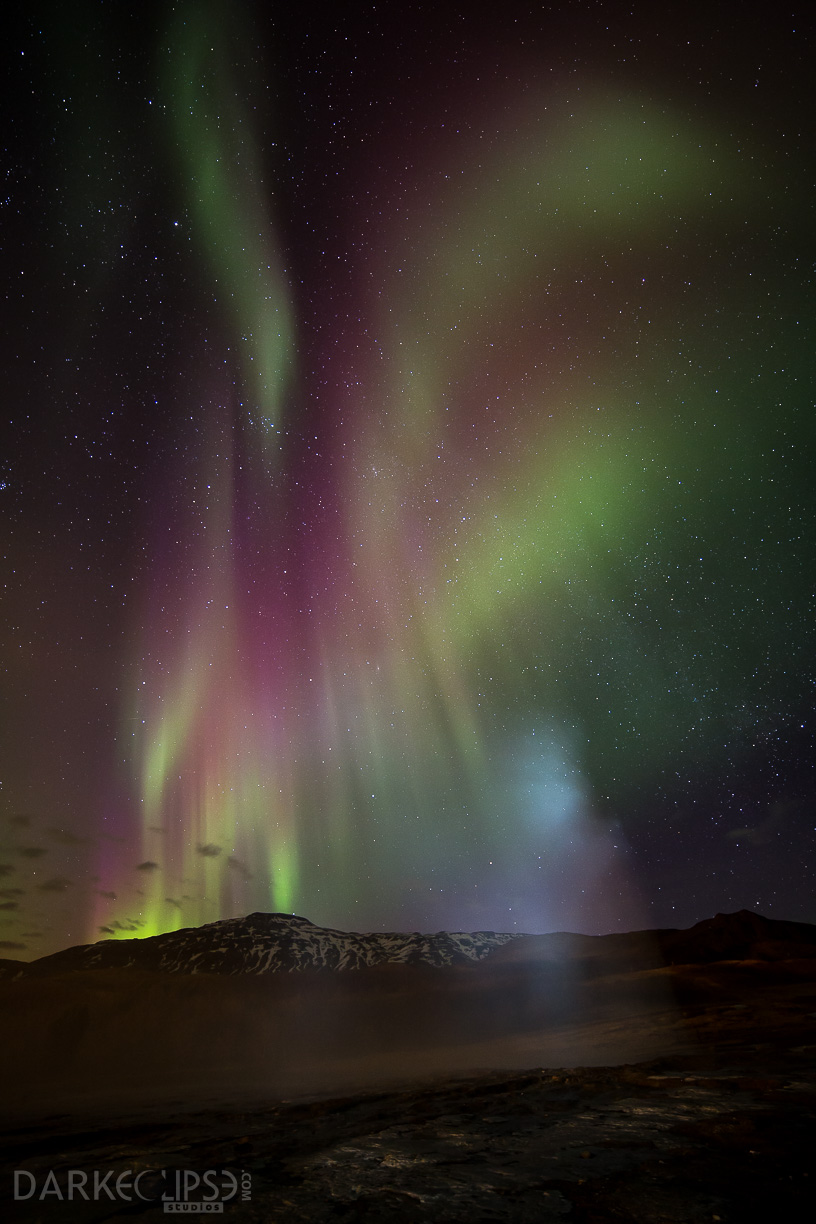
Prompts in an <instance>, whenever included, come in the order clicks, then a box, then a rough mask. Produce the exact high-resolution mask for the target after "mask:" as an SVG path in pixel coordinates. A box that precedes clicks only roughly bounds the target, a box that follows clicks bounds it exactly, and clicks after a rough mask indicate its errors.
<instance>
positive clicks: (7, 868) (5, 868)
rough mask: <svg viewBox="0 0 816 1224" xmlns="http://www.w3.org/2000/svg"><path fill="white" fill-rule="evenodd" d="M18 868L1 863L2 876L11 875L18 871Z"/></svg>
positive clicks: (0, 872)
mask: <svg viewBox="0 0 816 1224" xmlns="http://www.w3.org/2000/svg"><path fill="white" fill-rule="evenodd" d="M16 870H17V868H16V867H12V865H11V863H0V876H7V875H11V873H12V871H16Z"/></svg>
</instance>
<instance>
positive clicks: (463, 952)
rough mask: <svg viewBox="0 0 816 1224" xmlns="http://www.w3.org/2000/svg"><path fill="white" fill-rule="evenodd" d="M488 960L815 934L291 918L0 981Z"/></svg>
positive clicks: (725, 955)
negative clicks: (533, 928) (537, 931)
mask: <svg viewBox="0 0 816 1224" xmlns="http://www.w3.org/2000/svg"><path fill="white" fill-rule="evenodd" d="M511 941H512V942H511ZM488 958H489V959H490V964H491V965H497V966H501V965H509V964H522V963H525V962H527V963H533V962H538V963H542V964H543V963H550V964H557V965H561V964H564V963H566V962H567V961H570V962H572V963H574V964H577V963H578V962H580V963H581V966H582V968H581V973H582V974H583V975H584V976H587V975H596V974H599V973H603V972H606V973H608V972H629V971H630V970H638V969H640V970H642V969H650V968H655V967H657V966H660V965H682V964H707V963H710V962H714V961H722V960H787V959H791V958H799V959H802V958H805V959H816V926H813V925H811V924H809V923H803V922H784V921H779V920H777V919H773V918H765V917H763V916H762V915H761V914H755V913H752V912H751V911H750V910H740V911H739V912H738V913H736V914H717V915H716V916H715V917H714V918H707V919H705V920H704V921H702V922H698V923H697V924H696V925H695V926H693V927H691V928H689V929H688V930H674V929H670V930H656V931H630V932H627V933H621V934H612V935H571V934H569V933H567V932H557V933H553V934H549V935H522V934H517V933H513V934H507V933H504V934H498V933H496V932H494V931H475V932H471V933H465V932H451V931H439V932H438V933H437V934H435V935H420V934H418V933H414V934H407V933H405V932H397V931H389V932H383V933H380V932H373V933H370V934H360V933H357V932H354V931H336V930H333V929H332V928H329V927H319V926H315V925H314V923H313V922H309V920H308V919H307V918H298V917H296V916H295V915H294V914H262V913H257V914H249V915H248V916H247V917H246V918H226V919H224V920H222V921H221V922H210V923H207V925H206V926H201V927H189V928H185V929H184V930H181V931H170V932H168V933H167V934H165V935H154V936H152V937H149V938H147V939H103V940H101V941H100V942H99V943H95V944H85V945H81V946H79V947H76V948H67V949H65V951H63V952H55V953H54V954H53V955H52V956H43V957H41V958H40V959H39V960H35V961H31V962H29V963H26V962H25V961H10V960H4V961H0V977H5V978H19V977H26V978H27V977H39V976H43V975H49V974H54V973H64V972H67V971H71V970H84V969H141V970H149V971H154V972H160V973H178V974H185V973H186V974H189V973H215V974H228V975H232V974H250V975H253V974H255V975H257V974H267V973H292V972H297V971H304V970H315V969H317V970H344V969H364V968H366V967H368V966H372V965H380V964H385V963H388V964H402V965H429V966H433V967H434V968H441V967H443V966H445V965H468V964H471V965H472V964H475V963H476V962H478V961H484V960H486V959H488Z"/></svg>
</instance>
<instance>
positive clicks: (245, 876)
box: [227, 858, 252, 880]
mask: <svg viewBox="0 0 816 1224" xmlns="http://www.w3.org/2000/svg"><path fill="white" fill-rule="evenodd" d="M227 866H228V867H229V868H231V869H232V871H234V872H236V873H237V874H238V875H239V876H240V877H241V879H242V880H251V879H252V872H251V871H250V870H249V868H248V867H247V865H246V863H242V862H241V860H240V859H237V858H228V859H227Z"/></svg>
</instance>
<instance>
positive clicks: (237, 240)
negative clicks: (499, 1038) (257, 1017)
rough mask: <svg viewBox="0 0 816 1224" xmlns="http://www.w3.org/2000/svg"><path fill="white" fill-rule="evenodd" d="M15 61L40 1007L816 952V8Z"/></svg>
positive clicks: (322, 25)
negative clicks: (448, 959) (217, 938)
mask: <svg viewBox="0 0 816 1224" xmlns="http://www.w3.org/2000/svg"><path fill="white" fill-rule="evenodd" d="M19 9H20V11H18V12H17V13H16V15H15V17H14V18H13V22H12V24H9V25H7V38H6V40H5V41H6V47H5V51H4V52H3V56H4V63H3V78H2V79H3V81H4V84H3V86H2V88H3V113H4V124H3V145H4V157H3V163H4V189H3V194H2V201H0V202H1V203H2V211H1V212H0V221H1V223H2V238H3V250H2V256H1V258H2V268H3V285H4V289H5V293H4V313H3V321H2V328H1V329H0V346H1V351H2V367H0V368H2V373H3V395H2V442H1V443H0V543H1V544H2V548H1V549H0V555H2V581H3V601H2V621H1V623H0V624H1V627H0V659H2V692H1V693H0V702H2V735H1V738H0V955H5V956H18V957H23V958H30V957H34V956H37V955H42V954H44V953H47V952H50V951H54V950H56V949H58V948H61V947H64V946H67V945H69V944H74V943H79V942H89V941H92V940H94V939H98V938H104V937H108V938H110V937H132V936H133V935H134V934H135V935H152V934H156V933H158V932H161V931H167V930H172V929H175V928H178V927H180V926H190V925H196V924H198V923H201V922H208V921H213V920H216V919H218V918H225V917H232V916H234V915H238V914H243V913H247V912H250V911H252V910H278V911H284V912H295V913H298V914H301V915H303V916H305V917H308V918H310V919H311V920H312V921H314V922H317V923H320V924H324V925H331V926H336V927H341V928H347V929H357V930H366V929H374V930H376V929H383V928H385V929H404V930H413V929H418V930H436V929H441V928H448V929H458V930H477V929H492V930H525V931H531V932H539V931H548V930H563V929H571V930H580V931H585V932H587V933H601V932H605V931H611V930H626V929H632V928H638V927H646V926H687V925H691V924H692V923H694V922H696V921H698V920H700V919H702V918H705V917H709V916H711V915H712V914H713V913H715V912H717V911H719V910H724V911H730V910H735V909H739V908H742V907H746V908H752V909H758V910H759V911H761V912H763V913H765V914H767V915H769V916H771V917H778V918H792V919H799V920H804V921H816V901H815V900H814V878H815V877H814V852H815V851H816V831H815V830H814V826H816V802H815V800H816V778H814V766H813V762H814V757H813V746H814V678H815V677H816V667H815V666H814V663H815V661H816V660H815V659H814V644H815V640H816V639H815V635H814V602H815V600H816V581H815V576H816V557H814V541H815V540H816V534H815V533H814V509H815V508H816V495H815V494H814V477H813V469H814V463H813V458H814V409H813V373H814V356H813V354H814V335H813V315H814V294H813V268H814V253H815V249H816V240H815V239H814V235H815V234H816V225H815V224H814V221H815V220H816V218H814V165H815V164H816V160H815V159H814V125H813V115H814V114H815V113H816V105H814V102H815V101H816V100H814V97H813V87H812V80H813V71H812V62H813V51H814V40H813V28H812V24H811V22H810V21H809V19H808V16H807V13H806V10H805V8H804V6H800V5H794V6H793V7H791V6H782V7H779V6H770V5H761V6H759V5H757V6H751V5H744V4H739V5H737V4H731V3H724V4H723V3H721V4H718V3H708V4H705V5H703V4H695V3H691V4H690V3H683V4H675V3H667V4H661V5H654V4H651V3H648V4H647V3H639V2H633V3H628V4H621V3H601V2H598V3H578V2H575V3H572V4H552V5H547V4H543V5H542V4H531V3H517V2H516V0H506V2H505V3H503V4H501V5H490V6H487V5H482V4H479V3H471V4H463V3H458V4H457V3H450V2H448V0H440V2H439V3H436V4H410V3H409V4H405V5H400V6H388V5H384V4H379V5H375V4H370V3H360V4H351V5H346V6H338V7H337V8H336V9H335V10H334V11H333V13H332V16H331V18H330V19H329V18H327V17H326V16H325V15H322V13H323V10H316V9H314V10H313V9H310V8H309V6H290V5H275V4H271V3H270V4H261V3H257V4H252V3H241V2H240V0H235V2H233V3H226V2H223V3H222V2H221V0H204V2H202V3H184V2H182V0H179V2H178V3H144V4H139V5H132V4H128V3H110V2H100V0H95V2H93V3H92V2H90V0H78V2H77V3H76V4H72V5H70V6H68V5H65V4H56V3H37V2H35V3H32V4H28V5H24V6H19ZM7 20H8V19H7Z"/></svg>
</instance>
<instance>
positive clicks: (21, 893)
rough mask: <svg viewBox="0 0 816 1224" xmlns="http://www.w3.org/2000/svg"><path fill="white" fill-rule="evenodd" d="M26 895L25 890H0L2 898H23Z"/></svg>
mask: <svg viewBox="0 0 816 1224" xmlns="http://www.w3.org/2000/svg"><path fill="white" fill-rule="evenodd" d="M24 895H25V889H24V888H0V897H22V896H24Z"/></svg>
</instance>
